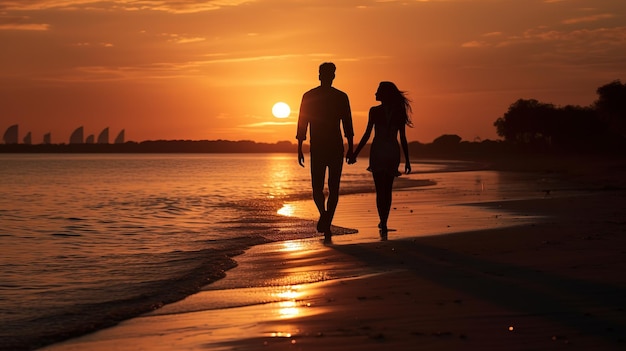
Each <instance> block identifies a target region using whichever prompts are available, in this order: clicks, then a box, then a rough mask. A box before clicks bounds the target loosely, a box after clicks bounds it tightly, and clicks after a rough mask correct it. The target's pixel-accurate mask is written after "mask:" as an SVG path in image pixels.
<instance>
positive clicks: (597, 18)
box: [561, 13, 615, 24]
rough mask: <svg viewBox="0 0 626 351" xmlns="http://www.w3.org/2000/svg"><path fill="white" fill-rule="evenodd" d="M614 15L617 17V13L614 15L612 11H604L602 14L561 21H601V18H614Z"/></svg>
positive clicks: (570, 22) (572, 22)
mask: <svg viewBox="0 0 626 351" xmlns="http://www.w3.org/2000/svg"><path fill="white" fill-rule="evenodd" d="M613 17H615V15H612V14H610V13H602V14H598V15H591V16H585V17H577V18H570V19H566V20H564V21H562V22H561V23H563V24H578V23H586V22H596V21H600V20H603V19H608V18H613Z"/></svg>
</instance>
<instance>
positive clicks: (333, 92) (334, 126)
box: [296, 62, 354, 242]
mask: <svg viewBox="0 0 626 351" xmlns="http://www.w3.org/2000/svg"><path fill="white" fill-rule="evenodd" d="M335 69H336V67H335V64H333V63H331V62H325V63H322V64H321V65H320V67H319V80H320V86H318V87H316V88H313V89H311V90H309V91H307V92H306V93H305V94H304V95H303V96H302V103H301V104H300V115H299V116H298V132H297V135H296V139H298V163H299V164H300V166H302V167H304V153H303V152H302V143H303V141H304V140H306V133H307V128H308V127H309V126H310V141H309V144H310V155H311V185H312V188H313V201H314V202H315V205H316V206H317V210H318V211H319V213H320V219H319V221H318V223H317V231H318V232H320V233H324V240H325V241H326V242H330V240H331V236H332V233H331V231H330V226H331V223H332V221H333V217H334V215H335V209H336V208H337V203H338V201H339V181H340V178H341V170H342V168H343V160H344V148H343V138H342V136H341V128H340V124H342V125H343V134H344V135H345V137H346V139H347V141H348V153H347V155H346V157H347V156H350V155H351V154H352V148H353V137H354V131H353V129H352V113H351V111H350V102H349V100H348V95H346V93H344V92H343V91H341V90H338V89H336V88H334V87H333V86H332V84H333V80H334V79H335ZM326 169H328V201H327V202H326V199H325V196H324V182H325V180H326Z"/></svg>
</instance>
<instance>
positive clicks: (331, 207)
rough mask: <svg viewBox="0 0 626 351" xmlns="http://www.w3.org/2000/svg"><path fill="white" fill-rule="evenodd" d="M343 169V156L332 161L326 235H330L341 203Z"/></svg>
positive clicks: (329, 170) (329, 165)
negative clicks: (340, 187) (331, 226)
mask: <svg viewBox="0 0 626 351" xmlns="http://www.w3.org/2000/svg"><path fill="white" fill-rule="evenodd" d="M342 168H343V155H340V156H339V157H337V158H334V159H333V160H330V162H329V164H328V203H327V205H326V214H327V218H326V221H327V227H326V228H324V233H327V232H328V233H329V234H330V225H331V223H332V221H333V217H334V216H335V210H336V209H337V203H338V202H339V183H340V181H341V171H342Z"/></svg>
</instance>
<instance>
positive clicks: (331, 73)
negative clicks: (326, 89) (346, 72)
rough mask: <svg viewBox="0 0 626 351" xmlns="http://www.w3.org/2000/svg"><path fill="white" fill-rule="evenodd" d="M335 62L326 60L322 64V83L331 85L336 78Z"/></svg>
mask: <svg viewBox="0 0 626 351" xmlns="http://www.w3.org/2000/svg"><path fill="white" fill-rule="evenodd" d="M336 69H337V68H336V67H335V64H334V63H332V62H324V63H322V64H321V65H320V82H321V83H322V85H331V84H332V83H333V79H335V70H336Z"/></svg>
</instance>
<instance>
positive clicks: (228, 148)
mask: <svg viewBox="0 0 626 351" xmlns="http://www.w3.org/2000/svg"><path fill="white" fill-rule="evenodd" d="M369 147H370V145H369V144H368V145H366V146H365V148H364V149H363V151H362V152H361V157H365V156H367V155H369ZM297 148H298V145H297V144H296V143H292V142H289V141H280V142H277V143H259V142H254V141H249V140H240V141H229V140H154V141H152V140H148V141H143V142H139V143H138V142H132V141H129V142H126V143H123V144H47V145H46V144H39V145H28V144H2V145H0V152H2V153H293V154H294V155H295V154H296V152H297ZM346 150H347V147H346ZM304 151H305V152H308V144H305V145H304ZM409 152H410V155H411V157H415V158H455V159H489V158H501V157H507V156H511V155H527V154H528V153H532V152H534V151H532V150H530V151H529V150H527V149H526V148H525V147H524V146H523V145H519V144H515V143H511V142H506V141H493V140H483V141H474V142H468V141H462V140H461V137H459V136H458V135H442V136H440V137H438V138H437V139H435V140H434V141H433V142H432V143H428V144H423V143H420V142H417V141H413V142H410V143H409ZM294 157H295V156H294Z"/></svg>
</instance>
